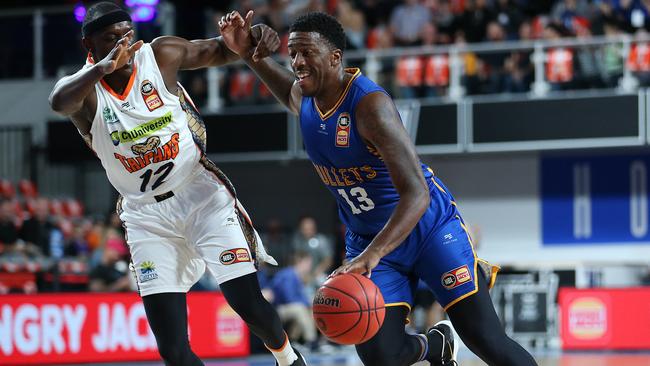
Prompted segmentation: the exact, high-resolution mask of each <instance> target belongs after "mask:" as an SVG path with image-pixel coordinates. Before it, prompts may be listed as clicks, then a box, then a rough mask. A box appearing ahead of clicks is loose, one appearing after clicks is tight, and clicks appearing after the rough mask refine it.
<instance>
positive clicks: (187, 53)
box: [151, 24, 280, 91]
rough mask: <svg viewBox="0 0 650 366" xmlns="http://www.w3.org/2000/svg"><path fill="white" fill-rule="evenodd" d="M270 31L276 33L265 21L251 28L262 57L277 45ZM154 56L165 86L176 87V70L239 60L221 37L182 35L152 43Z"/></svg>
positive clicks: (254, 41) (256, 46)
mask: <svg viewBox="0 0 650 366" xmlns="http://www.w3.org/2000/svg"><path fill="white" fill-rule="evenodd" d="M269 34H271V35H273V34H275V36H276V37H277V33H275V31H273V30H272V29H271V28H269V27H268V26H266V25H264V24H258V25H256V26H255V27H253V29H252V31H251V38H252V42H253V43H254V44H255V51H256V52H257V53H258V54H260V55H262V56H263V57H266V56H268V55H269V54H271V53H272V52H274V51H275V50H277V48H278V47H279V46H280V42H279V40H278V41H277V42H272V41H273V40H272V38H270V36H269ZM151 48H152V49H153V51H154V54H155V55H156V62H157V63H158V68H160V71H161V73H162V76H163V78H164V79H165V84H166V86H167V89H168V90H170V91H174V90H176V81H177V77H176V76H177V75H176V73H177V72H178V70H194V69H200V68H205V67H212V66H221V65H225V64H229V63H232V62H234V61H237V60H239V58H240V57H239V55H238V54H237V53H235V52H233V51H231V50H230V49H229V48H228V47H227V46H226V45H225V42H224V40H223V38H222V37H216V38H211V39H197V40H193V41H188V40H186V39H184V38H180V37H173V36H163V37H158V38H156V39H154V40H153V41H152V42H151Z"/></svg>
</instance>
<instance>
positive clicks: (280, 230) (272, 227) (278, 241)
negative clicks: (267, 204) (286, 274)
mask: <svg viewBox="0 0 650 366" xmlns="http://www.w3.org/2000/svg"><path fill="white" fill-rule="evenodd" d="M261 238H262V243H264V247H265V248H266V250H267V251H268V253H269V254H271V255H272V256H273V258H275V260H276V261H277V262H278V267H270V268H268V270H269V271H270V272H272V273H273V272H276V271H277V269H281V268H283V267H286V266H289V265H291V256H292V255H293V249H292V247H291V242H290V240H289V238H288V237H287V235H286V233H285V230H284V226H283V225H282V222H281V221H280V219H278V218H272V219H271V220H269V221H268V223H267V224H266V230H265V231H264V232H263V233H262V234H261Z"/></svg>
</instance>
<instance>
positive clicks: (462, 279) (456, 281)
mask: <svg viewBox="0 0 650 366" xmlns="http://www.w3.org/2000/svg"><path fill="white" fill-rule="evenodd" d="M471 280H472V275H471V273H470V272H469V267H467V265H464V266H461V267H458V268H456V269H453V270H451V271H449V272H445V273H444V274H443V275H442V278H441V281H442V286H444V287H445V288H446V289H447V290H451V289H454V288H456V287H458V286H460V285H462V284H464V283H468V282H470V281H471Z"/></svg>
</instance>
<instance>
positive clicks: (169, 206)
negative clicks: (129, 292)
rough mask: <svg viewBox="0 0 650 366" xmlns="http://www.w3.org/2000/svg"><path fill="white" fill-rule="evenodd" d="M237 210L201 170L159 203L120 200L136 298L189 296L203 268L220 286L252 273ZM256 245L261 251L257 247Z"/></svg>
mask: <svg viewBox="0 0 650 366" xmlns="http://www.w3.org/2000/svg"><path fill="white" fill-rule="evenodd" d="M170 196H171V195H170ZM236 204H237V205H238V204H239V202H236V201H235V198H234V197H233V196H232V194H231V193H230V192H229V191H228V190H227V189H226V187H225V186H224V185H223V184H222V183H221V182H220V181H219V180H218V179H217V178H216V177H215V175H214V174H213V173H211V172H209V171H207V170H206V169H205V168H204V167H202V166H200V165H199V166H198V167H197V170H196V171H195V172H194V173H193V174H192V176H191V177H189V178H188V180H187V181H186V182H185V183H184V184H183V185H182V186H181V187H180V188H179V189H177V190H174V191H173V196H171V197H169V198H166V199H164V200H162V201H160V202H156V201H155V200H152V201H151V202H134V201H129V200H128V199H126V198H124V199H122V200H121V203H119V204H118V213H120V219H121V220H122V222H123V223H124V227H125V229H126V237H127V238H126V239H127V243H128V244H129V248H130V250H131V262H132V270H133V271H134V272H135V276H136V278H137V283H138V288H139V292H140V296H147V295H152V294H157V293H163V292H187V291H188V290H189V289H190V287H192V285H194V283H196V282H197V281H198V280H199V279H200V278H201V276H202V275H203V273H204V272H205V269H206V267H207V269H208V271H210V273H211V274H212V275H213V276H214V277H215V279H216V280H217V282H218V283H220V284H221V283H223V282H225V281H228V280H231V279H234V278H237V277H241V276H243V275H246V274H249V273H253V272H255V271H256V269H255V265H254V263H253V261H254V257H253V253H251V249H250V247H249V245H248V242H247V241H246V238H245V236H244V233H243V231H242V227H241V226H240V221H239V218H238V214H237V210H236V208H235V205H236ZM240 210H241V211H243V208H241V206H240ZM255 236H256V237H257V240H259V235H257V233H255ZM257 245H258V246H259V247H261V248H262V250H263V246H262V243H261V242H258V244H257ZM264 254H265V253H264Z"/></svg>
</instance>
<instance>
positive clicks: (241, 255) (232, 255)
mask: <svg viewBox="0 0 650 366" xmlns="http://www.w3.org/2000/svg"><path fill="white" fill-rule="evenodd" d="M219 261H220V262H221V263H222V264H225V265H230V264H235V263H241V262H250V261H251V256H250V254H248V250H247V249H244V248H237V249H229V250H224V251H223V252H222V253H221V255H220V256H219Z"/></svg>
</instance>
